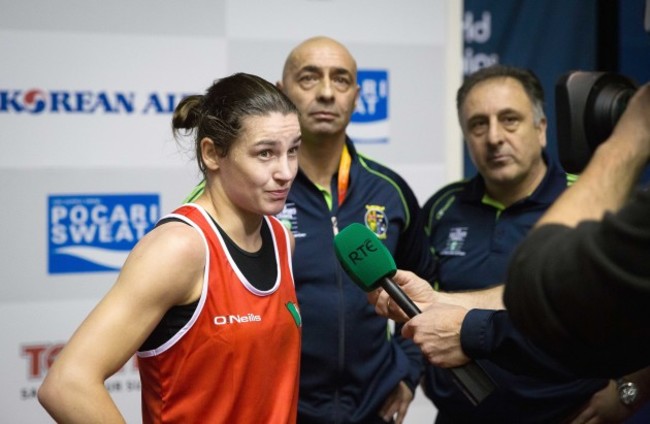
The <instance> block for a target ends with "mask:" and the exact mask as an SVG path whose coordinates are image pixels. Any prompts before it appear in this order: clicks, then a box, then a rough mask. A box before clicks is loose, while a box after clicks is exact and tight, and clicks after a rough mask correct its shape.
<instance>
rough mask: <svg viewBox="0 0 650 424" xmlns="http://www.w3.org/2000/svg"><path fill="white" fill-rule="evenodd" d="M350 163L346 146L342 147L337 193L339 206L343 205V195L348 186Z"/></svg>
mask: <svg viewBox="0 0 650 424" xmlns="http://www.w3.org/2000/svg"><path fill="white" fill-rule="evenodd" d="M351 163H352V157H351V156H350V152H349V151H348V146H347V145H343V152H342V153H341V161H340V162H339V181H338V191H339V206H341V204H342V203H343V200H344V199H345V195H346V193H347V191H348V184H349V182H350V164H351Z"/></svg>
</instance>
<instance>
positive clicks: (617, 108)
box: [583, 75, 636, 150]
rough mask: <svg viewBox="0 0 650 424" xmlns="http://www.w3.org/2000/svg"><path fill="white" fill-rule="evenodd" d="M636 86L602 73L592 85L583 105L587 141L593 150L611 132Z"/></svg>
mask: <svg viewBox="0 0 650 424" xmlns="http://www.w3.org/2000/svg"><path fill="white" fill-rule="evenodd" d="M635 91H636V86H635V85H634V84H633V83H632V82H631V81H627V80H626V79H622V78H620V77H612V76H611V75H603V77H601V78H600V79H599V80H598V81H597V82H596V83H595V84H594V86H593V88H592V90H591V92H590V93H589V97H588V99H587V104H586V107H585V116H584V121H583V122H584V125H585V133H586V134H587V142H588V144H589V147H590V148H591V149H592V150H593V149H595V148H596V147H597V146H598V145H599V144H600V143H602V142H603V141H605V139H606V138H607V137H609V135H610V134H611V133H612V130H613V129H614V126H616V123H617V122H618V120H619V118H620V117H621V115H622V114H623V112H624V111H625V108H626V107H627V103H628V102H629V100H630V98H631V97H632V96H633V95H634V92H635Z"/></svg>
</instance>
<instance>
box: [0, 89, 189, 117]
mask: <svg viewBox="0 0 650 424" xmlns="http://www.w3.org/2000/svg"><path fill="white" fill-rule="evenodd" d="M186 96H188V94H186V93H156V92H153V93H146V94H143V93H136V92H133V91H101V90H99V91H91V90H80V91H71V90H44V89H40V88H31V89H27V90H20V89H19V90H0V114H28V115H41V114H85V115H92V114H106V115H132V114H142V115H151V114H169V113H172V112H173V111H174V108H175V107H176V105H178V103H179V102H180V101H181V100H182V99H183V98H184V97H186Z"/></svg>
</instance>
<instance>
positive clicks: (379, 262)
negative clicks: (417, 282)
mask: <svg viewBox="0 0 650 424" xmlns="http://www.w3.org/2000/svg"><path fill="white" fill-rule="evenodd" d="M334 248H335V251H336V256H337V258H338V259H339V262H341V265H342V266H343V269H344V270H345V271H346V273H347V274H348V275H349V276H350V278H352V280H353V281H354V282H355V283H356V284H357V285H358V286H359V287H360V288H361V289H363V290H364V291H366V292H372V291H374V290H376V289H377V288H379V287H382V288H383V289H384V290H385V291H386V293H387V294H388V295H389V296H390V298H391V299H392V300H393V301H395V303H397V304H398V305H399V307H400V308H401V309H402V310H403V311H404V312H405V313H406V314H407V315H408V317H409V318H413V317H414V316H416V315H418V314H420V309H419V308H418V307H417V305H416V304H415V303H414V302H413V301H412V300H411V299H410V298H409V297H408V296H407V295H406V294H405V293H404V292H403V291H402V289H401V288H400V287H399V286H398V285H397V284H396V283H395V282H394V281H393V280H392V279H391V277H392V276H393V275H395V273H396V272H397V267H396V265H395V261H394V260H393V257H392V256H391V254H390V252H389V251H388V249H386V247H385V246H384V245H383V244H382V243H381V241H380V240H379V239H378V238H377V236H376V235H375V234H374V233H373V232H372V231H370V230H369V229H368V228H366V227H365V226H364V225H361V224H357V223H355V224H351V225H349V226H347V227H346V228H344V229H343V230H341V232H339V233H338V234H337V235H336V237H335V238H334ZM449 370H450V372H451V373H452V374H453V377H454V381H455V382H456V384H457V385H458V386H459V388H460V389H461V390H462V391H463V393H465V395H466V396H467V398H468V399H469V400H470V402H472V403H473V404H474V405H477V404H479V403H480V402H481V401H482V400H483V399H485V397H487V396H488V395H489V394H490V393H491V392H492V391H493V390H494V389H495V388H496V386H495V384H494V382H493V381H492V379H491V378H490V377H489V376H488V375H487V373H486V372H485V371H484V370H483V369H482V368H481V367H480V366H479V365H478V364H476V363H475V362H470V363H467V364H466V365H463V366H460V367H455V368H449Z"/></svg>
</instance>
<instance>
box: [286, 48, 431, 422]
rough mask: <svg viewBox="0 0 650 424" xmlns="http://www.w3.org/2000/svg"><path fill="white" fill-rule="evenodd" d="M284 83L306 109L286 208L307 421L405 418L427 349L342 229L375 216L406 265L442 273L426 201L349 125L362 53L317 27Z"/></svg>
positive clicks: (292, 58) (302, 414) (375, 227)
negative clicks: (350, 262) (404, 333)
mask: <svg viewBox="0 0 650 424" xmlns="http://www.w3.org/2000/svg"><path fill="white" fill-rule="evenodd" d="M278 86H279V87H280V88H281V89H282V90H283V91H284V92H285V93H286V94H287V95H288V96H289V98H290V99H291V100H292V101H293V102H294V103H295V104H296V106H297V107H298V109H299V110H300V113H301V116H300V124H301V131H302V145H301V146H300V150H299V165H300V170H299V172H298V176H297V177H296V179H295V181H294V183H293V185H292V187H291V191H290V193H289V197H288V199H287V204H286V206H285V208H284V211H283V212H282V213H280V214H279V215H278V218H280V219H281V220H283V221H284V222H285V223H286V225H287V226H288V227H290V228H291V231H292V233H293V235H294V237H295V242H296V245H295V251H294V260H293V271H294V279H295V284H296V291H297V294H298V302H299V305H300V313H301V315H302V320H303V321H302V322H303V333H302V334H303V339H302V357H301V372H300V392H299V395H300V400H299V404H298V422H299V423H373V422H377V423H381V422H385V421H384V418H385V419H387V420H389V421H390V420H392V419H395V422H401V421H402V420H403V418H404V415H405V414H406V409H407V408H408V405H409V403H410V402H411V400H412V399H413V394H414V391H415V388H416V387H417V383H418V381H419V378H420V375H421V371H422V359H421V354H420V352H419V349H418V348H417V347H416V346H415V345H414V344H412V342H411V341H407V340H404V339H402V338H401V336H400V337H398V336H397V335H396V336H393V334H392V332H391V331H389V326H388V321H387V320H386V318H383V317H380V316H378V315H377V314H376V313H375V311H374V308H373V306H371V305H370V304H369V303H368V300H367V298H366V294H365V292H364V291H363V290H361V289H360V288H359V287H358V286H356V285H355V284H354V282H352V280H351V279H350V278H349V277H348V276H347V275H346V273H345V272H344V270H343V268H342V267H341V265H340V264H339V262H338V260H337V258H336V254H335V251H334V242H333V240H334V235H335V234H336V233H337V231H338V230H339V229H343V228H345V227H346V226H348V225H349V224H351V223H362V224H365V225H366V227H368V228H369V229H370V230H372V231H374V232H375V234H376V235H377V236H378V237H379V238H380V239H381V240H382V242H383V243H385V245H386V247H387V248H388V250H389V251H390V252H391V253H392V254H393V256H394V257H395V261H396V264H397V266H398V267H399V268H402V269H408V270H412V271H413V272H415V273H417V274H418V275H420V276H421V277H423V278H427V276H432V274H433V272H432V271H433V270H432V268H433V258H432V255H431V254H430V253H429V250H428V246H427V243H426V239H425V234H424V230H423V228H422V227H421V224H419V223H418V222H419V221H420V220H419V219H418V214H419V210H420V208H419V205H418V202H417V199H416V198H415V196H414V194H413V192H412V190H411V189H410V188H409V187H408V185H407V184H406V183H405V181H404V180H403V179H402V178H400V176H399V175H397V174H396V173H395V172H393V171H391V170H390V169H388V168H386V167H385V166H382V165H380V164H378V163H376V162H374V161H372V160H369V159H367V158H365V157H363V156H361V155H359V154H358V153H357V152H356V150H355V148H354V145H353V143H352V141H351V140H350V139H349V138H347V136H346V133H345V130H346V127H347V125H348V123H349V121H350V117H351V116H352V112H353V111H354V104H355V101H356V98H357V96H358V93H359V87H358V85H357V84H356V63H355V62H354V59H353V58H352V56H351V55H350V53H349V52H348V50H347V49H346V48H345V47H344V46H342V45H341V44H339V43H338V42H336V41H334V40H332V39H329V38H325V37H316V38H313V39H309V40H307V41H305V42H303V43H302V44H300V45H299V46H298V47H296V48H295V49H294V50H293V51H292V52H291V53H290V54H289V57H288V58H287V61H286V64H285V68H284V72H283V78H282V82H279V83H278Z"/></svg>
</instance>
